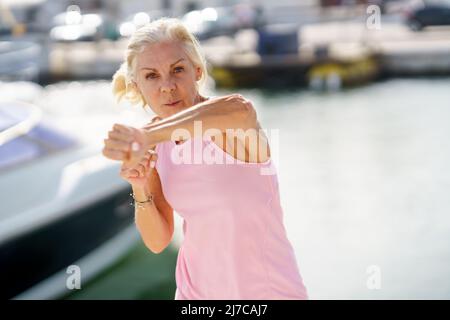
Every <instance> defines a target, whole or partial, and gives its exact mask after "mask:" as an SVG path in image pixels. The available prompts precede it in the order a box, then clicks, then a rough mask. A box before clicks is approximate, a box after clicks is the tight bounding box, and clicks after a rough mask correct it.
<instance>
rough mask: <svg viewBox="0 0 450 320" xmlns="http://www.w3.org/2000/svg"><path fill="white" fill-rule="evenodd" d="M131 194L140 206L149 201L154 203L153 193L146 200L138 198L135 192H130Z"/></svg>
mask: <svg viewBox="0 0 450 320" xmlns="http://www.w3.org/2000/svg"><path fill="white" fill-rule="evenodd" d="M130 196H131V197H132V198H133V199H134V202H135V203H137V204H138V206H139V207H144V206H143V204H144V203H148V202H150V203H153V194H151V193H150V196H149V197H148V198H147V200H145V201H138V200H136V198H135V197H134V194H133V193H130Z"/></svg>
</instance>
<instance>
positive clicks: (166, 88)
mask: <svg viewBox="0 0 450 320" xmlns="http://www.w3.org/2000/svg"><path fill="white" fill-rule="evenodd" d="M175 89H176V85H175V83H174V82H173V81H170V80H166V81H164V82H163V83H162V85H161V92H171V91H174V90H175Z"/></svg>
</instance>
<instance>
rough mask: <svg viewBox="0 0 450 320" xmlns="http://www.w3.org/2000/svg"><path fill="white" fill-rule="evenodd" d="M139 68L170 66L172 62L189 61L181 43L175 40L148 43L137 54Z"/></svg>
mask: <svg viewBox="0 0 450 320" xmlns="http://www.w3.org/2000/svg"><path fill="white" fill-rule="evenodd" d="M137 60H138V67H139V68H144V67H145V68H154V69H159V68H161V67H168V66H170V65H171V64H173V63H175V62H177V61H180V60H181V61H182V62H186V61H188V58H187V56H186V54H185V52H184V50H183V49H182V47H181V45H180V44H178V43H174V42H163V43H155V44H150V45H147V46H146V47H145V48H144V50H143V51H142V52H140V53H139V54H138V56H137Z"/></svg>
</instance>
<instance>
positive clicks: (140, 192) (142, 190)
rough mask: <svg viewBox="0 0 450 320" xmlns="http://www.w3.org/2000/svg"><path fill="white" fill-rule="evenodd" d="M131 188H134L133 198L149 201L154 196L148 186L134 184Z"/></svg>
mask: <svg viewBox="0 0 450 320" xmlns="http://www.w3.org/2000/svg"><path fill="white" fill-rule="evenodd" d="M131 188H132V190H133V198H134V199H135V200H137V201H139V202H143V201H147V200H148V199H149V198H150V197H151V196H152V193H151V192H150V190H149V189H148V188H147V187H142V186H136V185H132V186H131Z"/></svg>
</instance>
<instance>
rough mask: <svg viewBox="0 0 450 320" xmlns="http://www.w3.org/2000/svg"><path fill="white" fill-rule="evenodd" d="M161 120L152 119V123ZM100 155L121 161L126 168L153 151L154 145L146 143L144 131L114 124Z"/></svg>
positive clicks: (157, 118) (158, 118)
mask: <svg viewBox="0 0 450 320" xmlns="http://www.w3.org/2000/svg"><path fill="white" fill-rule="evenodd" d="M158 120H161V118H160V117H154V118H153V119H152V121H151V122H152V123H153V122H155V121H158ZM104 144H105V146H104V148H103V150H102V153H103V155H104V156H105V157H107V158H109V159H112V160H120V161H123V162H124V164H126V165H127V166H128V167H133V166H135V165H137V164H138V163H139V162H140V161H141V160H142V159H143V158H144V156H145V155H146V152H147V151H148V150H150V149H153V148H154V147H155V145H151V144H150V143H149V142H148V138H147V136H146V133H145V131H144V129H137V128H134V127H130V126H126V125H122V124H118V123H116V124H114V126H113V129H112V130H111V131H109V132H108V138H107V139H105V140H104Z"/></svg>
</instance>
